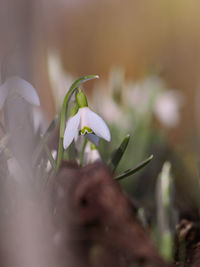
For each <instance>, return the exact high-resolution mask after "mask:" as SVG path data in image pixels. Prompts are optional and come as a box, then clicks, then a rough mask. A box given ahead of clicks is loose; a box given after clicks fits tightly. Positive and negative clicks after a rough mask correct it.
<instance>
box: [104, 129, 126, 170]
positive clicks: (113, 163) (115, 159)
mask: <svg viewBox="0 0 200 267" xmlns="http://www.w3.org/2000/svg"><path fill="white" fill-rule="evenodd" d="M129 140H130V135H129V134H128V135H127V136H126V137H125V138H124V139H123V141H122V143H121V144H120V146H119V147H118V148H117V149H116V150H114V152H113V153H112V155H111V159H110V162H109V164H108V166H109V167H110V168H111V169H112V171H113V172H114V171H115V170H116V168H117V166H118V165H119V162H120V160H121V158H122V156H123V155H124V152H125V151H126V148H127V146H128V143H129Z"/></svg>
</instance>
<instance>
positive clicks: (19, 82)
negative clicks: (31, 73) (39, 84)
mask: <svg viewBox="0 0 200 267" xmlns="http://www.w3.org/2000/svg"><path fill="white" fill-rule="evenodd" d="M5 84H6V86H7V87H9V88H11V90H12V92H16V93H18V94H19V95H21V96H22V97H23V98H24V99H25V100H26V101H28V102H29V103H31V104H33V105H36V106H39V105H40V99H39V96H38V94H37V92H36V90H35V88H34V87H33V86H32V85H31V84H30V83H28V82H27V81H25V80H23V79H21V78H19V77H17V76H13V77H10V78H8V80H7V81H6V82H5Z"/></svg>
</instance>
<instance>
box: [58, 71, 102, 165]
mask: <svg viewBox="0 0 200 267" xmlns="http://www.w3.org/2000/svg"><path fill="white" fill-rule="evenodd" d="M97 78H99V76H98V75H87V76H83V77H80V78H79V79H77V80H76V81H75V82H74V83H73V84H72V85H71V87H70V88H69V90H68V92H67V93H66V95H65V98H64V101H63V104H62V109H61V114H60V135H59V145H58V157H57V169H59V167H60V165H61V162H62V159H63V151H64V148H63V138H64V132H65V124H66V111H67V107H68V103H69V100H70V98H71V96H72V95H73V93H74V92H75V91H76V90H77V88H78V87H79V86H80V85H81V84H82V83H84V82H86V81H89V80H92V79H97Z"/></svg>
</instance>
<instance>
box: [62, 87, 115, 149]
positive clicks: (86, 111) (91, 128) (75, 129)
mask: <svg viewBox="0 0 200 267" xmlns="http://www.w3.org/2000/svg"><path fill="white" fill-rule="evenodd" d="M76 100H77V104H78V107H79V109H78V112H77V113H76V114H75V115H74V116H72V117H70V118H69V120H68V121H67V124H66V128H65V132H64V140H63V146H64V149H66V148H67V147H68V146H69V145H70V144H71V143H72V141H73V139H74V140H75V141H76V140H77V138H78V135H86V137H87V138H88V139H89V140H90V141H92V142H93V143H98V140H99V137H100V138H104V139H105V140H106V141H108V142H109V141H110V139H111V136H110V131H109V129H108V126H107V125H106V123H105V122H104V120H103V119H102V118H101V117H100V116H99V115H97V114H96V113H94V112H93V111H92V110H91V109H90V108H89V107H88V103H87V99H86V96H85V94H84V93H83V92H82V91H81V90H79V92H78V93H77V95H76Z"/></svg>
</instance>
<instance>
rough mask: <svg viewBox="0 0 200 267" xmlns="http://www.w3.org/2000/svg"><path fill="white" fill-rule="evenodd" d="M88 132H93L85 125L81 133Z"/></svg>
mask: <svg viewBox="0 0 200 267" xmlns="http://www.w3.org/2000/svg"><path fill="white" fill-rule="evenodd" d="M87 133H93V131H92V129H91V128H89V127H87V126H84V127H83V128H82V129H81V130H80V131H79V134H81V135H85V134H87Z"/></svg>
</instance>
